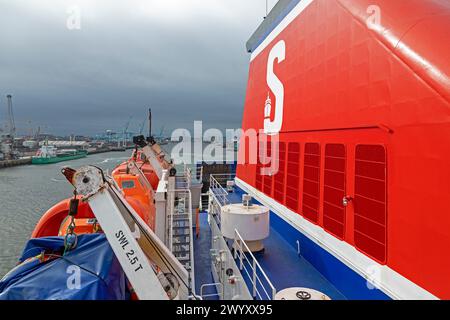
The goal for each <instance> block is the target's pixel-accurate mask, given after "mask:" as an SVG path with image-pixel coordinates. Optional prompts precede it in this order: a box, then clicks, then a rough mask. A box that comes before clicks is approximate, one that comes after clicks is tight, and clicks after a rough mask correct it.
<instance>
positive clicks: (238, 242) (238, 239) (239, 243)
mask: <svg viewBox="0 0 450 320" xmlns="http://www.w3.org/2000/svg"><path fill="white" fill-rule="evenodd" d="M234 234H235V237H234V244H235V250H234V258H235V259H237V258H238V257H237V255H238V253H239V269H240V270H241V271H242V270H245V272H246V273H247V276H248V277H249V279H250V280H251V283H252V285H253V297H255V298H256V296H258V297H259V299H260V300H263V298H262V296H261V294H260V292H259V290H258V287H257V281H258V282H259V284H260V286H261V288H262V289H263V290H264V293H265V294H266V297H267V298H268V299H269V300H273V299H275V295H276V293H277V290H276V289H275V287H274V286H273V284H272V282H271V281H270V280H269V277H268V276H267V274H266V273H265V272H264V270H263V268H262V267H261V265H260V264H259V262H258V261H257V260H256V258H255V256H254V255H253V253H252V252H251V251H250V249H249V247H248V246H247V244H246V243H245V241H244V239H242V236H241V235H240V233H239V231H238V230H237V229H234ZM238 248H239V252H238ZM243 249H245V250H246V251H247V252H248V253H249V255H250V257H251V259H252V261H250V260H249V258H248V257H247V255H246V254H245V252H244V250H243ZM244 260H246V261H247V262H248V264H249V265H250V268H251V270H252V271H253V274H252V275H250V272H249V270H248V269H247V267H246V266H245V264H244ZM258 270H259V271H260V273H261V274H262V275H263V278H264V280H265V281H266V282H267V284H268V285H269V287H270V290H271V291H272V292H271V293H272V295H270V294H269V293H268V292H267V290H266V288H265V286H264V285H263V283H262V281H261V278H260V277H259V275H258Z"/></svg>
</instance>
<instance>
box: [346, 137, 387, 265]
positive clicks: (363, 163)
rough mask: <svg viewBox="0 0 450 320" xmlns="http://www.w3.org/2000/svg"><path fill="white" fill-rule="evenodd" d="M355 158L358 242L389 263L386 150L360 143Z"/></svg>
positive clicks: (361, 246) (371, 253)
mask: <svg viewBox="0 0 450 320" xmlns="http://www.w3.org/2000/svg"><path fill="white" fill-rule="evenodd" d="M355 159H356V166H355V169H356V172H355V200H354V205H355V245H356V247H357V248H359V249H360V250H362V251H363V252H365V253H366V254H368V255H369V256H371V257H372V258H374V259H376V260H378V261H379V262H380V263H386V242H387V239H386V238H387V237H386V224H387V212H386V169H387V167H386V150H385V148H384V147H383V146H379V145H360V146H357V147H356V156H355Z"/></svg>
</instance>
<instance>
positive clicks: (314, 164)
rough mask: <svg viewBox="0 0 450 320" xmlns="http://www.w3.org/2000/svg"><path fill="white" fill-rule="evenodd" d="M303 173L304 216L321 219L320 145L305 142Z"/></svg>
mask: <svg viewBox="0 0 450 320" xmlns="http://www.w3.org/2000/svg"><path fill="white" fill-rule="evenodd" d="M304 161H305V162H304V173H303V216H304V217H305V218H306V219H308V220H310V221H312V222H314V223H318V221H319V194H320V193H319V192H320V189H319V188H320V145H319V144H318V143H307V144H305V160H304Z"/></svg>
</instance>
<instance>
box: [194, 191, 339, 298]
mask: <svg viewBox="0 0 450 320" xmlns="http://www.w3.org/2000/svg"><path fill="white" fill-rule="evenodd" d="M236 189H237V188H236ZM242 194H243V193H242V191H241V190H239V189H237V190H236V191H235V192H234V193H230V194H229V195H228V201H229V202H230V203H240V202H241V199H242ZM207 216H208V214H207V213H202V214H201V216H200V230H201V231H200V237H199V239H196V240H195V241H194V243H195V248H194V250H195V270H196V272H195V273H196V283H197V284H196V286H197V292H198V293H199V292H200V287H201V285H202V284H205V283H212V282H213V280H212V275H211V265H210V258H209V252H210V249H211V233H210V231H209V225H208V222H207ZM229 245H231V243H229ZM264 246H265V251H264V253H263V254H256V255H255V258H256V260H257V261H258V262H259V264H260V265H261V267H262V268H263V270H264V271H265V273H266V274H267V276H268V277H269V279H270V281H271V282H272V284H273V286H274V287H275V288H276V290H277V291H281V290H283V289H286V288H291V287H302V288H310V289H315V290H318V291H320V292H322V293H324V294H326V295H327V296H329V297H330V298H331V299H332V300H346V297H345V296H344V295H343V294H342V293H341V292H340V291H339V290H337V289H336V288H335V287H334V286H333V285H332V284H331V283H330V282H329V281H328V280H327V279H326V277H325V276H324V275H322V274H321V273H320V272H319V271H318V270H317V269H316V268H314V267H313V266H312V265H311V263H309V262H308V261H307V260H306V259H305V258H304V257H302V256H301V255H299V254H298V253H297V251H296V250H295V249H294V248H293V247H292V246H291V245H290V244H289V243H288V242H287V241H286V240H284V238H283V237H282V236H281V235H280V234H279V233H278V232H277V231H276V230H275V229H273V228H271V230H270V236H269V237H268V238H267V239H265V240H264ZM243 276H244V278H245V280H246V282H247V285H248V286H249V288H251V282H250V279H247V278H248V277H247V275H246V274H245V272H243ZM209 293H211V292H209Z"/></svg>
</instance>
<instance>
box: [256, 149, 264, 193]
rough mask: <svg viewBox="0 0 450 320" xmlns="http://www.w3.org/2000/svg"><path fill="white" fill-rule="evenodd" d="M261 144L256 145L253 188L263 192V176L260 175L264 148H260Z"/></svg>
mask: <svg viewBox="0 0 450 320" xmlns="http://www.w3.org/2000/svg"><path fill="white" fill-rule="evenodd" d="M261 145H262V144H261V143H258V154H257V163H256V178H255V187H256V189H258V190H259V191H263V176H262V175H261V170H262V168H263V165H262V163H261V155H262V154H264V152H265V151H264V146H263V148H261Z"/></svg>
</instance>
